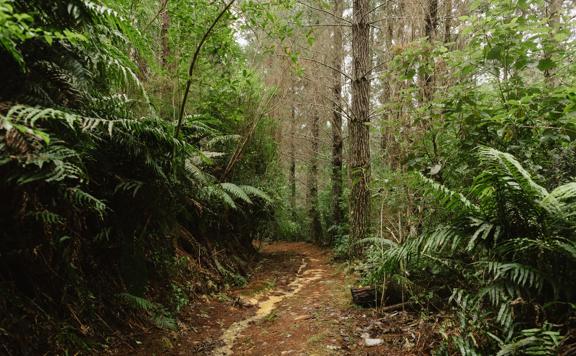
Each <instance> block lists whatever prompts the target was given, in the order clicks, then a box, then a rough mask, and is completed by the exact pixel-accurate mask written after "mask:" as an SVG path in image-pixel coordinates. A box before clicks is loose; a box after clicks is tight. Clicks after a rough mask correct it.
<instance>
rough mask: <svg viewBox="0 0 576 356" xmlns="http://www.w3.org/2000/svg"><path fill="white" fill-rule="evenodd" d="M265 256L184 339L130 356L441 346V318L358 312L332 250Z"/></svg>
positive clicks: (204, 308)
mask: <svg viewBox="0 0 576 356" xmlns="http://www.w3.org/2000/svg"><path fill="white" fill-rule="evenodd" d="M261 254H262V259H261V261H260V262H259V264H258V266H257V267H256V268H255V270H254V272H253V275H252V277H251V279H250V281H249V283H248V284H247V285H246V286H245V287H243V288H239V289H235V290H231V291H228V292H227V293H225V294H221V295H218V296H216V297H212V298H206V299H205V300H200V301H198V302H196V303H195V304H193V305H191V306H190V308H189V309H188V310H186V311H185V312H184V313H183V315H182V316H181V317H180V320H181V322H180V323H179V324H180V328H179V331H177V332H162V333H158V332H156V333H154V332H153V333H151V334H150V335H146V336H142V337H141V338H140V340H139V341H136V340H135V342H136V343H137V344H138V347H135V348H132V350H131V351H129V352H128V350H124V352H123V354H132V355H258V356H263V355H422V354H428V353H429V350H430V349H431V348H432V347H433V346H434V345H435V344H436V343H437V342H438V329H439V327H440V321H441V319H440V318H438V317H436V318H432V319H431V318H426V317H423V316H422V315H420V314H417V313H413V312H407V311H402V310H396V311H391V312H388V313H385V312H382V311H379V310H378V309H364V308H360V307H357V306H354V305H353V304H352V302H351V296H350V287H351V286H352V285H353V283H354V278H353V277H352V276H351V275H349V274H347V273H345V271H344V267H343V265H339V264H335V263H333V262H332V256H331V254H330V252H329V251H327V250H323V249H321V248H318V247H316V246H314V245H311V244H308V243H303V242H277V243H272V244H264V245H263V246H261ZM368 344H377V345H373V346H368Z"/></svg>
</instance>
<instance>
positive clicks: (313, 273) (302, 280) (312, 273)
mask: <svg viewBox="0 0 576 356" xmlns="http://www.w3.org/2000/svg"><path fill="white" fill-rule="evenodd" d="M306 265H307V264H306V262H304V263H303V264H302V265H301V266H300V268H299V269H298V273H297V276H296V279H295V280H294V281H292V282H291V283H290V284H289V285H288V291H285V292H284V293H283V294H281V295H270V296H269V297H268V299H266V300H265V301H262V302H259V303H258V305H257V306H258V310H257V311H256V314H255V315H254V316H252V317H250V318H248V319H244V320H241V321H238V322H235V323H234V324H232V325H231V326H230V327H229V328H228V329H226V331H224V334H223V335H222V338H221V340H222V342H223V343H224V345H223V346H221V347H219V348H217V349H215V350H214V351H213V352H212V355H214V356H224V355H232V348H233V347H234V342H235V341H236V339H237V338H238V336H239V335H240V333H242V331H244V330H245V329H246V328H247V327H248V326H249V325H250V324H251V323H252V322H255V321H257V320H260V319H263V318H264V317H266V316H267V315H268V314H270V313H271V312H272V311H273V310H274V307H275V306H276V304H278V303H280V302H281V301H282V300H284V299H286V298H288V297H291V296H293V295H295V294H296V293H298V292H300V291H301V290H302V288H304V287H305V286H306V285H307V284H309V283H310V282H312V281H315V280H317V279H320V278H321V277H322V273H323V272H324V270H321V269H309V270H306V271H304V272H303V273H302V270H303V269H305V268H306Z"/></svg>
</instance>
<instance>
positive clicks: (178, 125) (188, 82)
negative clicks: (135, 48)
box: [174, 0, 236, 137]
mask: <svg viewBox="0 0 576 356" xmlns="http://www.w3.org/2000/svg"><path fill="white" fill-rule="evenodd" d="M235 1H236V0H230V2H229V3H228V4H227V5H226V7H224V9H222V11H220V13H219V14H218V16H217V17H216V18H215V19H214V22H212V25H210V27H209V28H208V30H207V31H206V32H205V33H204V36H202V39H201V40H200V43H198V46H197V47H196V51H195V52H194V56H193V57H192V61H191V62H190V68H189V69H188V80H186V89H185V90H184V96H183V97H182V104H181V105H180V113H179V114H178V123H177V124H176V131H175V132H174V137H178V134H179V133H180V128H181V126H182V119H183V118H184V108H185V107H186V101H187V100H188V95H189V94H190V86H191V85H192V74H193V73H194V67H195V66H196V61H197V60H198V56H199V55H200V50H201V49H202V46H203V45H204V42H206V40H207V39H208V36H210V33H211V32H212V30H213V29H214V27H216V24H217V23H218V21H220V19H221V18H222V16H224V14H225V13H226V12H227V11H228V9H230V7H231V6H232V4H234V2H235Z"/></svg>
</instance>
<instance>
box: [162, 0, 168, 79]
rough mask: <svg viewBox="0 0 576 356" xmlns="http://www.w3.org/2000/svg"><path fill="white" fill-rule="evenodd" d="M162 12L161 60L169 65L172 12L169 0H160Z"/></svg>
mask: <svg viewBox="0 0 576 356" xmlns="http://www.w3.org/2000/svg"><path fill="white" fill-rule="evenodd" d="M160 6H162V10H161V11H162V12H161V14H160V19H161V25H160V43H161V46H162V53H161V55H160V62H161V63H162V67H163V68H166V67H167V66H168V57H169V56H170V44H169V41H168V29H169V28H170V14H169V13H168V0H160Z"/></svg>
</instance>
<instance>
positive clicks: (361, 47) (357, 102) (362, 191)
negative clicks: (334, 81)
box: [349, 0, 371, 255]
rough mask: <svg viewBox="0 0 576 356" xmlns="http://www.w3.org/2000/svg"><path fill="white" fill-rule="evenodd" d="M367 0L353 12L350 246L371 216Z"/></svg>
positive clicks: (356, 0)
mask: <svg viewBox="0 0 576 356" xmlns="http://www.w3.org/2000/svg"><path fill="white" fill-rule="evenodd" d="M369 7H370V0H354V1H353V9H352V14H353V15H352V16H353V19H352V65H353V73H352V113H351V119H350V141H349V142H350V179H351V184H352V189H351V191H350V236H351V239H352V243H351V244H350V246H351V247H350V251H349V253H350V254H351V255H354V254H357V253H358V252H359V251H358V250H357V246H358V245H357V244H354V242H356V241H359V240H360V239H362V238H364V237H366V234H367V232H368V224H369V215H370V192H369V183H370V135H369V126H368V125H369V124H370V80H369V74H370V73H369V70H370V68H369V66H370V63H371V56H370V24H369V14H370V9H369Z"/></svg>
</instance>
